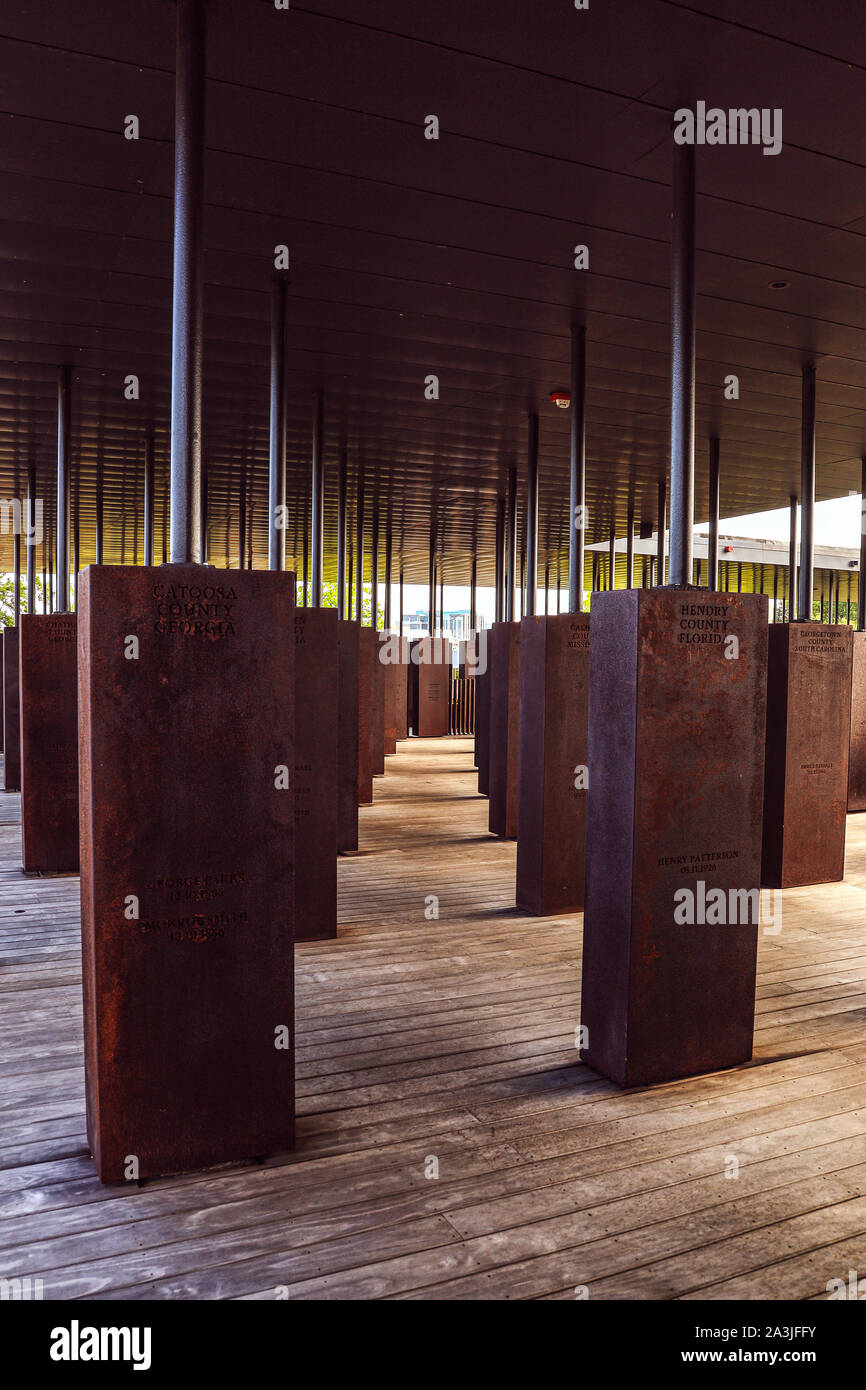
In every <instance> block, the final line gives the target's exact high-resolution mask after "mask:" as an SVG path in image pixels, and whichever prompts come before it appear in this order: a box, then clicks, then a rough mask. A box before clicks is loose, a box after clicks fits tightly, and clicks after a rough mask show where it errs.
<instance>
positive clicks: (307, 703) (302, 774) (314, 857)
mask: <svg viewBox="0 0 866 1390" xmlns="http://www.w3.org/2000/svg"><path fill="white" fill-rule="evenodd" d="M294 629H295V778H294V788H295V940H296V941H321V940H324V939H325V938H327V937H334V936H336V935H337V720H338V715H337V610H336V608H296V609H295V623H294Z"/></svg>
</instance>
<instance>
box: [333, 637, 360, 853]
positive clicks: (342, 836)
mask: <svg viewBox="0 0 866 1390" xmlns="http://www.w3.org/2000/svg"><path fill="white" fill-rule="evenodd" d="M337 662H338V670H339V686H338V692H337V848H338V850H339V851H340V853H341V854H345V853H348V852H349V851H351V850H356V849H357V848H358V625H357V623H353V622H349V621H348V620H347V619H344V618H341V619H340V620H339V621H338V623H337Z"/></svg>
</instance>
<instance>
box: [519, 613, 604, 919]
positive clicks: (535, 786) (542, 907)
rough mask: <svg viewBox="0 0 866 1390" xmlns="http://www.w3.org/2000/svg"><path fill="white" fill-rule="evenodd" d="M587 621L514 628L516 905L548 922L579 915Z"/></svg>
mask: <svg viewBox="0 0 866 1390" xmlns="http://www.w3.org/2000/svg"><path fill="white" fill-rule="evenodd" d="M588 709H589V614H588V613H563V614H561V615H559V616H558V617H543V618H533V617H527V618H524V619H523V621H522V623H521V625H520V735H519V739H520V750H519V757H518V789H519V790H518V813H517V894H516V901H517V906H518V907H522V908H524V910H525V911H527V912H532V913H534V914H535V915H536V916H541V917H547V916H552V915H555V914H559V913H565V912H580V911H581V909H582V908H583V896H584V867H585V849H586V806H587V763H588V751H587V739H588V734H589V728H588V720H587V716H588Z"/></svg>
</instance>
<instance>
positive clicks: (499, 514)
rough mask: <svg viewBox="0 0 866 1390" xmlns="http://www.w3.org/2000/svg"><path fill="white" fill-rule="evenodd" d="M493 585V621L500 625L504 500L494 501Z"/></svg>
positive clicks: (502, 602) (503, 557)
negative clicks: (494, 556)
mask: <svg viewBox="0 0 866 1390" xmlns="http://www.w3.org/2000/svg"><path fill="white" fill-rule="evenodd" d="M493 583H494V585H495V593H494V600H495V607H494V615H495V621H496V622H497V623H501V622H502V620H503V618H504V617H505V498H504V497H497V499H496V560H495V568H494V577H493Z"/></svg>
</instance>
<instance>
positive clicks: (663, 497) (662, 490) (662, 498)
mask: <svg viewBox="0 0 866 1390" xmlns="http://www.w3.org/2000/svg"><path fill="white" fill-rule="evenodd" d="M666 502H667V484H666V481H665V479H664V478H662V480H661V482H660V483H659V529H658V548H657V551H656V554H657V559H658V575H657V578H656V583H657V584H659V585H662V584H664V582H665V529H666V528H665V505H666ZM668 572H669V573H670V571H668ZM683 582H684V583H685V582H686V581H685V580H684V581H683Z"/></svg>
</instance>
